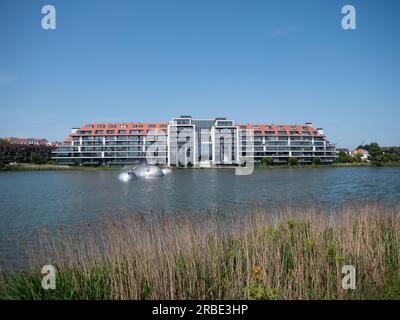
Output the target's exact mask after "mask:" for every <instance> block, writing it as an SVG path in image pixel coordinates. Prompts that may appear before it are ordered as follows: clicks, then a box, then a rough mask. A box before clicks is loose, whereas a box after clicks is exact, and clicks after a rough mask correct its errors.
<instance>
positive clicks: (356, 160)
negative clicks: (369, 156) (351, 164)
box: [354, 154, 362, 162]
mask: <svg viewBox="0 0 400 320" xmlns="http://www.w3.org/2000/svg"><path fill="white" fill-rule="evenodd" d="M361 157H362V155H361V154H356V155H355V156H354V160H355V162H362V160H361Z"/></svg>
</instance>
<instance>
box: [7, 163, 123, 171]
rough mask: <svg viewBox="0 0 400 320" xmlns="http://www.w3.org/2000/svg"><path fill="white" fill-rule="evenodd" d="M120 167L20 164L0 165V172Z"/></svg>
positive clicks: (114, 168) (115, 168)
mask: <svg viewBox="0 0 400 320" xmlns="http://www.w3.org/2000/svg"><path fill="white" fill-rule="evenodd" d="M119 169H121V167H117V166H114V167H106V166H99V167H94V166H80V167H78V166H67V165H58V164H31V163H21V164H16V165H10V164H7V165H2V166H0V171H58V170H119Z"/></svg>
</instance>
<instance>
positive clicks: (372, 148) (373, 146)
mask: <svg viewBox="0 0 400 320" xmlns="http://www.w3.org/2000/svg"><path fill="white" fill-rule="evenodd" d="M364 149H365V150H367V151H368V153H369V155H370V157H371V159H372V160H374V159H376V158H377V157H378V156H380V155H381V154H382V151H381V148H380V147H379V144H377V143H376V142H371V143H370V144H366V145H365V146H364Z"/></svg>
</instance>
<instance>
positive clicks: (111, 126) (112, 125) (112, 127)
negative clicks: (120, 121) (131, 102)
mask: <svg viewBox="0 0 400 320" xmlns="http://www.w3.org/2000/svg"><path fill="white" fill-rule="evenodd" d="M108 127H109V128H110V129H114V128H115V127H116V126H115V124H110V125H109V126H108Z"/></svg>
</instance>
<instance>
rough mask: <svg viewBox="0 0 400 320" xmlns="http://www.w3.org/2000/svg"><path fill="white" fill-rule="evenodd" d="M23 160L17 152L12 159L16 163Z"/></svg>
mask: <svg viewBox="0 0 400 320" xmlns="http://www.w3.org/2000/svg"><path fill="white" fill-rule="evenodd" d="M23 160H24V158H23V157H22V156H21V155H20V154H17V155H16V156H15V159H14V161H15V162H18V163H21V162H22V161H23Z"/></svg>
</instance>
